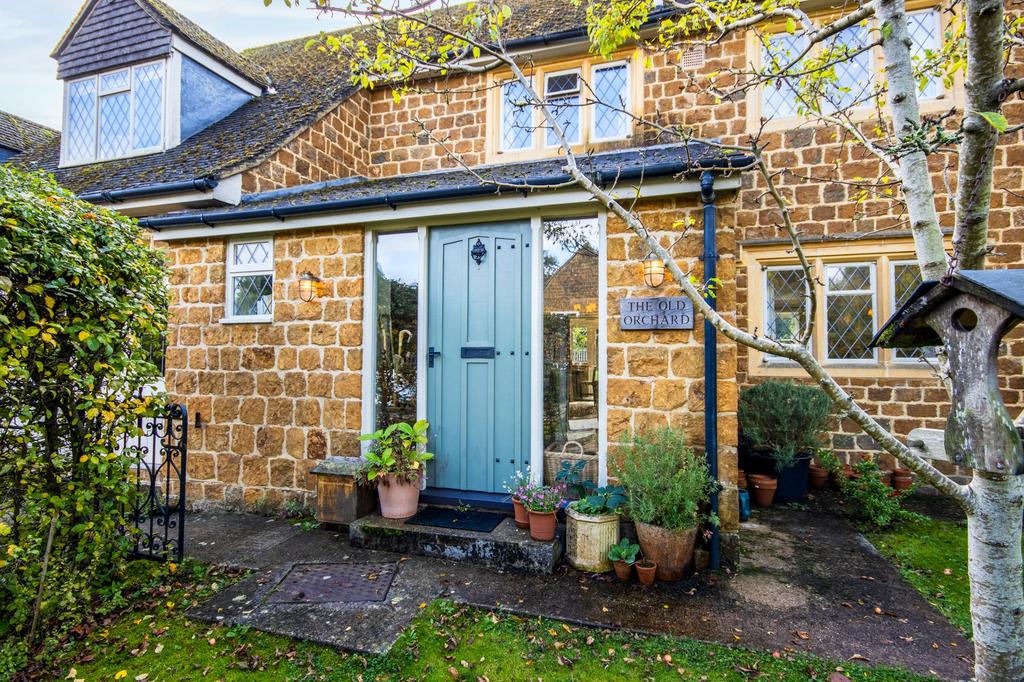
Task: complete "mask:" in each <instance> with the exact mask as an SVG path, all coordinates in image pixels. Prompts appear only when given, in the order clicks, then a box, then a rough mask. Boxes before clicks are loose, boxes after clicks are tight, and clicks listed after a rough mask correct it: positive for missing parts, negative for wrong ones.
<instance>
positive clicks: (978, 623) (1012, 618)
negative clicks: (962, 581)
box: [967, 472, 1024, 682]
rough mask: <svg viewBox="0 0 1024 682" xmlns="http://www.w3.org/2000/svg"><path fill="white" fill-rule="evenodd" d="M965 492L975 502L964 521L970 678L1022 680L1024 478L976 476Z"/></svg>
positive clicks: (1023, 633) (984, 474)
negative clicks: (971, 630)
mask: <svg viewBox="0 0 1024 682" xmlns="http://www.w3.org/2000/svg"><path fill="white" fill-rule="evenodd" d="M970 488H971V491H972V492H973V493H974V498H975V501H976V511H975V512H974V513H971V514H968V516H967V557H968V564H967V572H968V575H969V577H970V582H971V623H972V625H973V627H974V658H975V662H974V674H975V676H976V677H977V679H978V680H981V681H982V682H989V681H993V682H995V681H997V680H998V681H999V682H1006V681H1008V680H1024V581H1022V573H1021V572H1022V568H1024V566H1022V563H1021V546H1020V543H1021V517H1022V514H1024V477H1022V476H1001V477H995V476H993V475H992V474H986V473H985V472H977V473H976V474H975V476H974V480H973V481H971V484H970Z"/></svg>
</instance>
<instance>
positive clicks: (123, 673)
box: [114, 670, 128, 680]
mask: <svg viewBox="0 0 1024 682" xmlns="http://www.w3.org/2000/svg"><path fill="white" fill-rule="evenodd" d="M126 677H128V671H127V670H118V671H117V672H116V673H114V679H115V680H123V679H124V678H126Z"/></svg>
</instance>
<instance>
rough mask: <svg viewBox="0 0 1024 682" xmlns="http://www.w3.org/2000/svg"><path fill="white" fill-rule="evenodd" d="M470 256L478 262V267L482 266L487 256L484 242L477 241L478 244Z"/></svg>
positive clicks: (474, 245)
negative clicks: (481, 263)
mask: <svg viewBox="0 0 1024 682" xmlns="http://www.w3.org/2000/svg"><path fill="white" fill-rule="evenodd" d="M469 255H470V256H472V257H473V260H474V261H476V264H477V265H480V262H481V261H483V259H484V256H486V255H487V247H486V246H484V243H483V242H482V241H480V240H479V239H477V240H476V244H473V249H472V250H471V251H470V252H469Z"/></svg>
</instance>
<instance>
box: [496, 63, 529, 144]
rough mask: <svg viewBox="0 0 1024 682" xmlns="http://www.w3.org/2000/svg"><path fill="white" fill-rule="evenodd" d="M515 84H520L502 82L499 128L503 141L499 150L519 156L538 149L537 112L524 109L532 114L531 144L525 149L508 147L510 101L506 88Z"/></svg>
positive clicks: (501, 140) (512, 80)
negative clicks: (507, 114)
mask: <svg viewBox="0 0 1024 682" xmlns="http://www.w3.org/2000/svg"><path fill="white" fill-rule="evenodd" d="M513 82H518V81H516V80H515V79H509V80H505V81H502V82H501V89H500V91H499V96H500V98H501V111H499V112H498V126H499V131H498V134H499V135H500V136H501V139H499V140H498V148H499V149H500V150H501V151H502V152H503V153H506V154H518V153H522V152H526V151H530V150H531V149H536V148H537V111H536V107H523V108H524V109H529V113H530V128H531V130H530V142H529V144H527V145H526V146H524V147H506V146H505V113H506V112H507V111H508V106H509V102H508V99H506V97H505V87H506V86H507V85H508V84H509V83H513ZM531 83H532V79H531Z"/></svg>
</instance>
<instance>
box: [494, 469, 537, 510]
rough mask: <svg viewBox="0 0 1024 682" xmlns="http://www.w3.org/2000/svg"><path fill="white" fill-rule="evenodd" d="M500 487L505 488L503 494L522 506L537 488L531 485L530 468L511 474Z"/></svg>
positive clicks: (533, 484)
mask: <svg viewBox="0 0 1024 682" xmlns="http://www.w3.org/2000/svg"><path fill="white" fill-rule="evenodd" d="M502 487H503V488H505V492H507V493H508V494H509V495H511V496H512V497H514V498H515V499H517V500H519V501H520V502H522V503H524V504H525V503H526V500H527V499H529V498H530V496H531V495H533V492H534V491H535V490H536V489H537V488H538V486H537V485H536V484H535V483H533V476H531V475H530V467H526V469H524V470H521V471H517V472H515V473H514V474H512V476H511V477H510V478H509V479H508V480H507V481H505V482H504V483H503V484H502Z"/></svg>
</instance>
